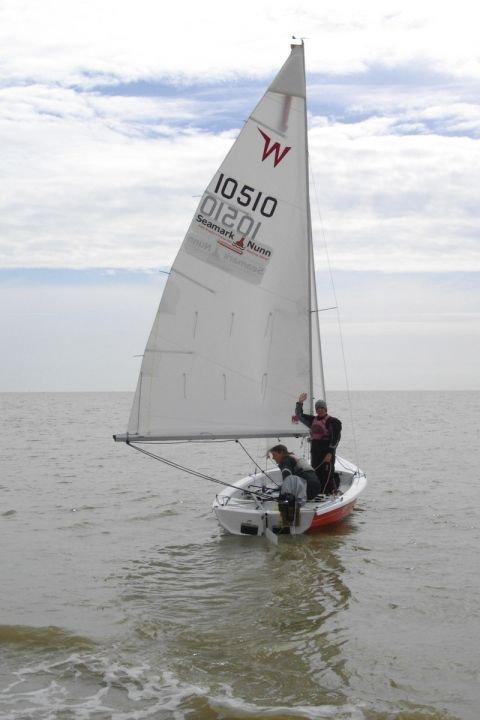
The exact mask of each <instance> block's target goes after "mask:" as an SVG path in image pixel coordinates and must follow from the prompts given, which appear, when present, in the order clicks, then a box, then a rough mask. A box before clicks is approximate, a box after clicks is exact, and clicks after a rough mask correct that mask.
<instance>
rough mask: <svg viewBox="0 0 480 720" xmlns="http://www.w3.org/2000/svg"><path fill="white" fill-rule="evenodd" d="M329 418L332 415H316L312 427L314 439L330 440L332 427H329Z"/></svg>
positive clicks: (311, 431) (311, 432)
mask: <svg viewBox="0 0 480 720" xmlns="http://www.w3.org/2000/svg"><path fill="white" fill-rule="evenodd" d="M329 420H330V415H325V417H323V418H319V417H315V418H314V419H313V422H312V425H311V428H310V434H311V438H312V440H328V439H329V438H330V427H327V423H328V421H329Z"/></svg>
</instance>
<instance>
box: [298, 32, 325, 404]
mask: <svg viewBox="0 0 480 720" xmlns="http://www.w3.org/2000/svg"><path fill="white" fill-rule="evenodd" d="M302 51H303V53H302V58H303V74H304V78H305V184H306V201H307V243H308V302H309V307H308V355H309V412H310V414H312V415H313V414H314V403H313V332H312V325H313V323H314V322H315V323H318V305H317V287H316V281H315V259H314V256H313V237H312V214H311V209H310V161H309V154H308V121H307V73H306V68H305V43H304V41H303V40H302ZM312 301H313V302H312ZM318 342H319V347H318V356H319V360H320V380H321V384H322V389H323V392H324V394H325V378H324V375H323V361H322V346H321V341H320V332H318ZM322 399H325V398H322Z"/></svg>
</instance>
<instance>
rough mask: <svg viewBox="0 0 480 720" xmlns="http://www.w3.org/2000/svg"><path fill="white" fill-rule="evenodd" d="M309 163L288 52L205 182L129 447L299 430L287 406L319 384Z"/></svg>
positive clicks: (165, 304) (300, 69)
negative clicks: (133, 443) (150, 442)
mask: <svg viewBox="0 0 480 720" xmlns="http://www.w3.org/2000/svg"><path fill="white" fill-rule="evenodd" d="M307 162H308V160H307V142H306V99H305V66H304V56H303V46H301V45H296V46H292V51H291V54H290V56H289V58H288V59H287V61H286V62H285V64H284V65H283V67H282V69H281V70H280V72H279V74H278V75H277V77H276V78H275V80H274V81H273V82H272V84H271V85H270V87H269V89H268V91H267V92H266V93H265V95H264V96H263V98H262V99H261V100H260V102H259V103H258V105H257V106H256V108H255V110H254V111H253V113H252V115H251V116H250V117H249V118H248V120H247V122H246V123H245V125H244V127H243V129H242V131H241V133H240V135H239V136H238V138H237V140H236V142H235V143H234V145H233V147H232V148H231V150H230V152H229V153H228V155H227V157H226V158H225V160H224V162H223V163H222V165H221V166H220V168H219V170H218V172H217V173H215V175H214V177H213V179H212V181H211V182H210V184H209V185H208V187H207V189H206V191H205V193H204V194H203V196H202V198H201V200H200V203H199V205H198V208H197V210H196V212H195V214H194V217H193V219H192V222H191V224H190V227H189V228H188V232H187V234H186V236H185V239H184V241H183V244H182V246H181V248H180V251H179V253H178V255H177V257H176V259H175V262H174V264H173V266H172V269H171V273H170V275H169V278H168V281H167V284H166V287H165V290H164V293H163V296H162V299H161V302H160V306H159V308H158V312H157V316H156V318H155V322H154V324H153V328H152V331H151V333H150V337H149V339H148V343H147V347H146V349H145V354H144V357H143V362H142V366H141V372H140V377H139V380H138V384H137V388H136V393H135V399H134V403H133V407H132V411H131V415H130V421H129V425H128V434H129V437H130V439H131V440H135V439H137V440H140V439H145V440H162V439H169V438H190V439H193V438H205V437H206V438H224V437H238V438H240V437H269V436H270V437H272V436H279V437H280V436H283V437H285V436H290V435H300V434H304V432H305V428H304V427H303V426H299V425H298V424H295V423H294V422H293V420H292V414H293V408H294V404H295V399H296V397H297V396H298V393H299V392H300V391H303V390H305V389H306V390H308V389H310V391H311V387H312V384H311V378H312V375H315V377H316V378H320V377H321V372H320V369H319V368H318V367H312V363H315V365H316V366H318V363H319V362H320V353H319V351H318V343H319V340H318V330H317V313H316V310H317V307H316V297H315V293H314V272H313V257H312V249H311V239H310V219H309V206H308V167H307ZM312 358H313V360H312ZM322 395H323V392H322ZM117 439H125V436H120V437H118V438H117Z"/></svg>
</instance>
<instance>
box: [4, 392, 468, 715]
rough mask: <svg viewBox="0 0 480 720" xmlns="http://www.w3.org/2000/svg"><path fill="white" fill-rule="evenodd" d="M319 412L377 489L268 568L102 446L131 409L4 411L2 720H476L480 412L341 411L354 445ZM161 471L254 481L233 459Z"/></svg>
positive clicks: (206, 505) (192, 500) (446, 399)
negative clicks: (345, 515)
mask: <svg viewBox="0 0 480 720" xmlns="http://www.w3.org/2000/svg"><path fill="white" fill-rule="evenodd" d="M329 397H330V402H329V409H330V411H331V412H332V414H335V415H338V416H339V417H341V418H342V420H343V421H344V435H343V439H342V443H341V452H340V454H341V455H343V456H344V457H347V458H349V459H351V460H353V461H355V460H356V461H357V462H359V464H360V466H361V467H362V468H364V469H365V470H366V472H367V475H368V479H369V485H368V487H367V490H366V492H365V493H364V495H363V496H362V497H361V498H360V500H359V502H358V505H357V508H356V509H355V511H354V512H353V513H352V515H351V516H350V517H349V518H348V519H347V520H346V521H344V522H343V523H341V524H339V525H338V526H336V527H334V528H331V529H329V530H326V531H324V532H323V533H320V534H317V535H312V536H300V537H292V538H290V537H282V538H280V543H279V546H278V547H277V548H275V547H273V546H271V545H269V544H268V542H266V541H265V539H264V538H255V537H241V538H238V537H230V536H227V535H225V534H224V533H223V532H222V531H221V530H220V529H219V527H218V526H217V523H216V520H215V518H214V516H213V514H212V512H211V502H212V500H213V497H214V495H215V492H216V486H215V485H213V484H210V483H208V482H207V481H204V480H198V479H195V478H192V477H190V476H185V475H183V474H182V473H180V472H178V471H172V470H171V469H169V468H167V467H166V466H164V465H162V464H160V463H158V462H156V461H154V460H151V459H149V458H146V457H144V456H142V455H140V454H139V453H136V452H134V451H133V450H131V449H129V448H127V447H126V446H124V445H117V444H114V443H113V441H112V439H111V435H112V433H113V432H118V431H123V430H124V428H125V425H126V419H127V416H128V412H129V407H130V402H131V396H130V394H128V393H104V394H102V393H100V394H93V393H92V394H89V393H72V394H61V393H59V394H5V395H2V396H0V401H1V406H2V428H1V442H2V451H1V456H2V463H1V466H2V470H1V476H0V493H1V508H0V533H1V550H0V552H1V555H0V580H1V592H0V602H1V615H0V717H1V718H9V719H10V718H11V719H12V720H20V719H22V720H44V719H46V718H55V719H57V718H58V719H59V720H60V719H61V720H71V719H74V718H75V719H77V718H78V719H82V720H83V719H85V720H90V719H91V720H103V719H105V720H106V719H107V718H114V719H115V720H130V719H140V718H155V719H158V720H163V719H165V720H167V719H170V718H173V719H175V720H176V719H179V720H180V719H181V720H183V718H192V719H195V720H221V719H224V718H225V719H227V718H228V719H236V718H250V719H253V718H274V719H275V720H287V719H288V720H289V719H290V718H308V719H313V718H315V719H316V718H335V720H337V719H339V720H425V719H427V718H428V719H429V720H453V719H461V720H478V717H479V715H480V709H479V708H480V677H479V666H480V664H479V650H478V648H479V644H480V643H479V637H478V636H479V628H480V617H479V616H480V612H479V602H478V597H479V589H480V588H479V585H480V582H479V575H480V573H479V563H478V547H479V540H480V532H479V521H478V515H479V511H478V508H479V506H480V489H479V488H480V483H479V477H478V474H479V471H478V467H479V464H480V463H479V425H478V414H479V413H478V408H479V399H480V395H479V393H458V392H457V393H447V392H444V393H418V392H412V393H401V392H399V393H394V392H392V393H383V392H381V393H380V392H379V393H367V392H365V393H353V394H352V411H353V416H354V418H355V424H354V426H353V428H352V424H351V422H350V411H349V406H348V403H347V397H346V395H345V394H342V393H331V395H330V396H329ZM353 431H354V432H353ZM354 433H355V437H356V443H355V442H354ZM248 447H249V450H250V451H251V452H252V453H254V454H256V456H257V457H260V456H261V455H262V454H264V452H265V442H264V441H261V442H260V441H258V442H257V441H255V442H250V443H249V445H248ZM162 451H163V452H164V454H165V455H166V456H168V457H169V458H172V459H175V460H178V461H180V462H183V463H185V464H186V465H192V466H194V467H197V468H200V469H201V470H203V471H205V472H207V473H209V474H212V475H214V476H216V477H219V478H222V479H226V480H231V479H235V478H238V477H241V476H243V475H244V474H245V473H246V472H247V471H250V470H251V464H250V462H249V461H248V459H247V458H246V456H245V455H244V454H243V452H242V450H241V448H239V447H238V445H235V444H232V443H221V444H215V445H212V444H209V445H200V444H188V445H170V446H166V447H164V448H162Z"/></svg>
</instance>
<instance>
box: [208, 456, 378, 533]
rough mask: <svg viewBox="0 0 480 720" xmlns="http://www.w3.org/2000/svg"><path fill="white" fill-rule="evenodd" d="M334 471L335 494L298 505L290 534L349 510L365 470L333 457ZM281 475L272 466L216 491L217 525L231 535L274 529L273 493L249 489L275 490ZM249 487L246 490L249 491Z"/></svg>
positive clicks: (312, 529) (276, 528)
mask: <svg viewBox="0 0 480 720" xmlns="http://www.w3.org/2000/svg"><path fill="white" fill-rule="evenodd" d="M335 471H336V472H338V473H339V475H340V492H339V494H338V495H337V496H335V497H333V496H324V497H323V498H321V499H315V500H313V501H310V502H307V503H306V504H305V505H304V506H303V507H302V508H301V509H300V517H299V524H298V525H297V526H292V527H290V534H292V535H293V534H296V535H300V534H303V533H306V532H315V531H316V530H319V529H321V528H322V527H325V526H326V525H331V524H333V523H337V522H339V521H340V520H343V518H344V517H346V516H347V515H349V514H350V512H351V511H352V510H353V507H354V505H355V503H356V501H357V498H358V496H359V495H360V493H361V492H362V491H363V490H364V489H365V487H366V484H367V478H366V476H365V474H364V473H363V472H362V471H361V470H359V469H358V468H356V467H355V466H354V465H352V464H351V463H349V462H348V461H346V460H343V459H342V458H337V460H336V463H335ZM281 481H282V477H281V473H280V470H279V469H278V468H274V469H273V470H268V471H267V474H265V473H260V472H259V473H256V474H254V475H249V476H248V477H245V478H242V479H241V480H237V482H236V483H234V484H233V486H232V487H227V488H225V490H222V492H221V493H219V494H218V495H217V497H216V498H215V501H214V503H213V510H214V512H215V515H216V517H217V520H218V522H219V523H220V525H221V526H222V527H223V528H224V530H226V531H227V532H228V533H230V534H232V535H265V533H266V530H267V529H269V530H272V531H273V532H274V533H278V532H279V530H280V529H281V526H282V522H281V518H280V512H279V510H278V503H277V500H276V498H275V497H272V499H271V500H270V499H266V500H262V499H259V498H258V497H256V496H254V495H251V494H250V493H251V492H256V493H261V494H262V495H265V494H266V495H267V496H268V495H269V493H270V492H272V491H273V493H274V492H275V490H278V487H279V485H280V484H281ZM249 491H250V493H249Z"/></svg>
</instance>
